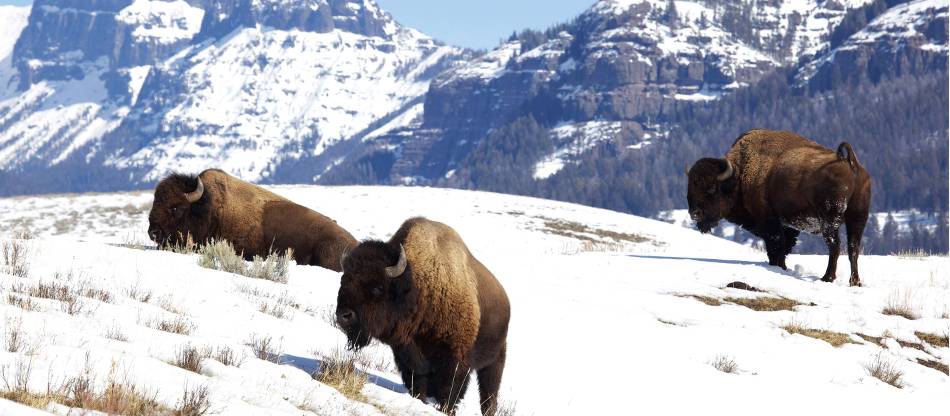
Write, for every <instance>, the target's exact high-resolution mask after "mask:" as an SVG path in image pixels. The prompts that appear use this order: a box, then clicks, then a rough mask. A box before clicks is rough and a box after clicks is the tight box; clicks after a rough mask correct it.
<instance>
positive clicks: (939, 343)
mask: <svg viewBox="0 0 950 416" xmlns="http://www.w3.org/2000/svg"><path fill="white" fill-rule="evenodd" d="M914 335H917V338H920V339H921V341H924V342H926V343H928V344H930V345H933V346H935V347H943V348H947V347H950V334H948V333H946V332H945V333H944V334H943V335H937V334H931V333H928V332H919V331H918V332H914Z"/></svg>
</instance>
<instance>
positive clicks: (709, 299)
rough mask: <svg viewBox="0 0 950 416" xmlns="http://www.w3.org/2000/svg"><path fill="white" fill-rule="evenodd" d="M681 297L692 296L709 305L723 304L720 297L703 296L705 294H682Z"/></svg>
mask: <svg viewBox="0 0 950 416" xmlns="http://www.w3.org/2000/svg"><path fill="white" fill-rule="evenodd" d="M680 297H690V298H693V299H696V300H698V301H700V302H702V303H705V304H707V305H709V306H719V305H722V302H721V301H720V300H719V299H717V298H714V297H710V296H703V295H682V296H680Z"/></svg>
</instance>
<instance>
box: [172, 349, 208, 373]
mask: <svg viewBox="0 0 950 416" xmlns="http://www.w3.org/2000/svg"><path fill="white" fill-rule="evenodd" d="M211 355H212V351H211V349H210V348H202V349H200V350H199V349H198V348H196V347H193V346H191V345H185V346H183V347H181V348H179V349H178V351H177V352H176V353H175V360H174V361H172V362H170V363H169V364H171V365H174V366H175V367H178V368H181V369H185V370H188V371H191V372H193V373H197V372H198V371H199V370H201V362H202V361H204V360H205V359H206V358H210V357H211Z"/></svg>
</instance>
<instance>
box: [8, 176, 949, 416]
mask: <svg viewBox="0 0 950 416" xmlns="http://www.w3.org/2000/svg"><path fill="white" fill-rule="evenodd" d="M270 189H272V190H274V191H275V192H277V193H279V194H282V195H284V196H287V197H289V198H291V199H293V200H295V201H297V202H299V203H302V204H304V205H306V206H309V207H312V208H315V209H317V210H319V211H320V212H322V213H324V214H326V215H328V216H330V217H332V218H334V219H336V220H337V221H338V222H339V224H340V225H342V226H343V227H345V228H347V229H348V230H350V231H351V232H353V234H354V235H356V236H357V237H358V238H361V239H362V238H382V239H385V238H388V237H389V236H390V234H391V233H392V232H393V231H395V230H396V228H398V226H399V224H400V223H401V222H402V220H404V219H405V218H407V217H409V216H414V215H425V216H428V217H429V218H432V219H435V220H440V221H443V222H446V223H448V224H450V225H452V226H453V227H455V228H456V229H457V230H458V232H459V233H460V235H461V236H462V237H463V238H464V239H465V241H466V243H467V244H468V245H469V247H470V248H471V250H472V252H473V253H474V254H475V255H476V256H478V258H479V259H480V260H481V261H482V262H483V263H484V264H485V265H486V266H487V267H488V268H489V269H491V270H492V272H493V273H494V274H495V275H496V276H497V277H498V278H499V280H500V281H501V283H502V284H503V285H504V286H505V288H506V290H507V292H508V294H509V297H510V298H511V302H512V321H511V327H510V333H509V338H508V348H509V351H508V361H507V365H506V370H505V375H504V379H503V384H502V390H501V399H502V400H503V401H507V402H510V403H516V407H517V410H518V413H519V414H545V415H546V414H616V413H626V412H628V411H631V410H632V409H634V408H636V409H643V410H645V411H648V412H649V411H653V412H658V411H659V412H662V413H670V414H673V413H676V414H681V413H685V412H696V411H708V409H711V408H729V409H730V412H731V413H735V414H761V413H762V412H763V410H764V409H768V412H769V413H775V414H782V415H794V414H802V413H806V412H807V413H812V412H813V411H814V409H815V406H817V405H818V404H820V406H821V412H822V413H834V412H844V411H847V412H849V413H867V414H886V413H892V412H901V413H902V414H903V413H909V412H914V411H926V410H927V409H929V410H931V411H932V410H933V409H936V408H940V407H942V405H943V403H944V401H945V398H946V391H947V387H948V381H950V378H948V376H947V375H945V374H942V373H940V372H937V371H935V370H933V369H930V368H926V367H923V366H921V365H919V364H917V363H916V359H918V358H920V359H931V360H936V361H942V362H944V363H946V362H947V359H948V358H950V357H948V354H950V350H948V349H947V348H937V347H930V346H925V347H924V350H918V349H914V348H909V347H905V346H902V345H900V344H898V343H896V342H894V339H896V340H901V341H902V342H918V343H919V342H921V341H920V340H919V339H917V336H916V335H915V331H924V332H929V333H936V334H945V333H946V331H947V326H948V320H947V318H946V313H947V310H948V299H947V297H946V293H947V290H948V288H950V276H947V274H946V270H947V267H948V260H947V258H946V257H931V258H922V259H912V260H908V259H900V258H894V257H880V256H862V257H861V265H862V279H863V281H864V283H865V287H862V288H850V287H847V274H848V272H849V271H848V264H847V262H846V261H839V270H838V271H839V276H840V277H839V279H838V281H837V282H835V283H833V284H828V283H823V282H820V281H817V279H818V278H819V277H820V276H821V274H822V273H823V271H824V267H825V262H826V257H825V256H802V255H793V256H790V258H789V262H788V263H789V265H790V267H791V268H792V269H794V270H795V271H794V272H783V271H781V270H778V269H776V268H773V267H768V266H767V265H766V264H765V254H764V253H761V252H758V251H755V250H753V249H750V248H748V247H744V246H740V245H737V244H734V243H731V242H728V241H723V240H721V239H718V238H715V237H711V236H708V235H700V234H699V233H697V232H695V231H692V230H688V229H684V228H681V227H679V226H676V225H672V224H666V223H663V222H660V221H655V220H649V219H645V218H640V217H635V216H631V215H626V214H621V213H616V212H611V211H606V210H601V209H595V208H589V207H583V206H579V205H573V204H568V203H562V202H553V201H546V200H541V199H534V198H526V197H516V196H507V195H500V194H493V193H486V192H473V191H460V190H444V189H430V188H403V187H315V186H279V187H272V188H270ZM150 199H151V197H150V193H149V192H133V193H118V194H89V195H59V196H46V197H24V198H12V199H0V228H2V229H3V230H15V229H17V228H19V227H21V226H23V227H26V228H29V229H30V230H31V231H33V232H34V233H35V234H37V236H38V237H37V238H36V239H33V240H28V241H26V243H27V244H28V245H29V246H30V248H31V252H32V254H31V256H30V258H31V259H33V260H34V261H33V262H32V266H31V269H30V273H29V276H28V277H26V278H15V277H12V276H4V277H3V279H0V287H2V288H3V290H4V291H5V292H6V291H9V290H10V288H11V287H12V285H13V284H15V283H18V282H19V283H22V284H30V283H35V282H38V281H51V280H52V279H55V278H54V277H53V276H54V275H55V273H56V272H59V273H60V276H62V275H63V274H64V273H67V272H69V271H73V272H74V275H75V276H82V279H80V278H78V277H77V278H74V280H73V284H78V282H80V281H81V280H83V279H85V281H86V284H87V285H89V286H91V287H95V288H99V289H103V290H107V291H110V292H111V293H113V295H114V296H115V298H116V300H115V301H114V302H113V303H102V302H98V301H94V300H89V299H84V301H85V302H86V303H87V305H88V308H87V310H86V312H83V313H80V314H77V315H68V314H65V313H63V312H62V311H61V309H60V308H59V307H58V305H57V304H56V302H53V301H46V300H37V302H38V303H39V304H40V310H39V311H32V312H31V311H23V310H21V309H18V308H16V307H15V306H12V305H8V304H2V305H0V311H2V313H3V314H4V316H5V318H6V319H4V320H3V321H0V322H3V324H2V325H4V329H5V330H9V328H10V327H11V325H12V324H11V322H15V321H16V319H20V320H22V329H23V330H24V331H25V332H26V335H27V336H28V339H29V340H30V342H31V343H32V344H33V345H35V347H34V348H33V350H34V355H32V358H31V359H32V362H33V378H31V380H30V386H32V387H33V388H34V389H36V390H37V391H42V390H43V389H45V386H46V381H47V378H48V377H49V376H50V375H52V377H54V378H59V377H66V376H70V375H73V374H75V372H76V371H79V369H81V368H82V366H83V365H84V363H85V356H86V354H87V353H89V356H90V362H91V366H92V367H93V368H95V369H97V371H96V372H95V373H94V374H98V375H104V374H107V372H108V368H109V366H111V365H112V364H113V363H116V365H119V366H120V368H123V369H125V371H126V372H127V373H128V374H129V376H130V377H132V378H134V380H135V382H136V383H138V384H139V385H141V386H143V387H146V388H149V389H152V391H154V392H155V393H156V394H157V397H158V399H159V400H160V401H162V402H164V403H166V404H168V405H174V403H175V401H176V400H177V398H178V397H180V395H181V392H182V389H183V388H184V386H185V384H186V383H187V384H189V385H192V386H194V385H207V386H208V387H209V388H210V390H211V394H212V396H211V397H212V403H213V406H214V408H215V409H218V414H225V415H231V414H290V413H296V414H301V413H304V414H310V413H305V412H303V411H301V410H298V407H304V405H306V404H309V405H310V406H312V407H314V408H315V409H314V410H312V412H313V413H316V414H377V413H379V411H378V410H377V408H379V407H386V408H387V409H389V414H392V413H393V412H395V413H398V414H433V413H434V412H433V411H432V409H431V408H430V407H428V406H425V405H423V404H422V403H421V402H418V401H415V400H413V399H410V398H409V397H408V396H407V395H405V394H402V393H400V392H401V389H400V388H399V386H398V384H399V383H398V380H399V377H398V376H397V375H395V374H393V373H391V372H389V371H385V370H369V369H367V371H369V372H370V373H372V374H373V375H374V376H375V377H378V378H375V379H374V380H375V383H369V384H367V386H366V387H365V388H364V390H363V393H364V395H365V396H366V397H367V401H369V402H370V403H371V404H372V406H367V405H365V404H360V403H356V402H351V401H349V400H347V399H345V398H344V397H343V396H341V395H340V394H338V393H336V392H335V391H334V390H332V389H331V388H329V387H328V386H325V385H322V384H320V383H318V382H316V381H314V380H311V378H310V377H309V376H308V375H307V372H306V370H312V369H313V368H315V367H316V365H317V360H320V359H322V357H324V354H326V353H327V352H328V351H330V350H332V349H333V348H336V347H340V346H342V345H343V343H344V337H343V335H342V334H341V333H340V332H339V331H338V330H336V329H334V328H333V327H331V326H330V325H329V324H328V323H327V322H326V320H325V319H323V318H322V315H323V313H325V311H330V310H333V308H334V303H335V298H336V292H337V286H338V284H339V275H338V274H337V273H334V272H331V271H327V270H324V269H319V268H315V267H303V266H295V267H293V268H292V271H291V275H290V280H289V282H288V284H286V285H283V284H277V283H271V282H267V281H258V280H251V279H248V278H244V277H241V276H236V275H232V274H228V273H224V272H218V271H211V270H207V269H202V268H200V267H199V266H197V264H196V262H197V260H196V257H195V256H194V255H182V254H175V253H171V252H159V251H154V250H135V249H129V248H124V247H116V246H110V245H107V244H105V243H128V242H133V241H136V240H138V241H144V233H145V227H146V222H147V220H146V213H147V210H148V206H149V203H150ZM18 224H19V225H18ZM558 224H561V225H564V227H558ZM585 227H586V228H585ZM569 230H575V231H569ZM607 231H613V232H617V233H626V234H631V235H633V234H636V235H638V236H640V237H642V238H643V239H644V240H643V241H641V242H633V241H625V240H615V239H613V238H611V237H609V235H610V234H608V233H607ZM4 238H6V237H4ZM62 279H63V278H62V277H60V280H62ZM736 280H740V281H743V282H745V283H748V284H750V285H752V286H755V287H757V288H760V289H762V290H765V291H767V292H768V293H752V292H746V291H741V290H738V289H724V286H725V285H726V284H727V283H729V282H732V281H736ZM133 285H137V286H138V288H139V289H140V290H149V291H151V292H152V293H153V295H154V296H153V299H152V300H150V301H149V302H144V303H143V302H139V301H137V300H134V299H131V298H130V297H129V296H128V295H127V292H128V290H129V289H130V288H131V287H132V286H133ZM186 287H187V288H188V289H187V290H182V288H186ZM252 289H256V291H255V290H252ZM255 292H257V293H258V294H254V293H255ZM903 293H910V294H911V297H912V299H913V307H914V308H915V309H916V311H917V312H918V313H919V314H920V315H921V318H920V319H917V320H907V319H904V318H901V317H897V316H891V315H883V314H881V310H882V308H883V307H884V305H885V304H886V303H887V302H888V300H889V299H892V298H894V296H896V294H903ZM285 294H286V296H290V297H292V298H293V299H294V300H295V301H296V302H297V303H299V305H300V306H299V308H292V310H291V316H290V317H289V318H285V319H278V318H275V317H273V316H270V315H266V314H263V313H261V312H258V310H259V308H260V303H261V302H265V301H266V300H267V299H273V298H274V297H278V296H282V295H285ZM688 295H703V296H712V297H718V298H723V297H727V296H733V297H760V296H783V297H787V298H790V299H795V300H797V301H799V302H801V303H803V305H800V306H798V307H796V308H795V310H794V311H779V312H757V311H753V310H751V309H747V308H745V307H742V306H738V305H733V304H725V305H722V306H709V305H706V304H704V303H701V302H699V301H697V300H695V299H692V298H690V297H688ZM684 296H685V297H684ZM6 298H7V297H6V296H3V298H2V299H4V300H5V299H6ZM159 299H166V301H160V300H159ZM812 303H813V305H812ZM163 304H165V305H166V306H167V305H172V306H173V307H174V308H173V309H176V310H180V311H181V312H182V313H183V314H185V315H186V317H187V319H188V320H189V321H190V322H191V323H192V324H193V325H194V331H193V332H192V333H191V334H189V335H173V334H168V333H164V332H160V331H156V330H153V329H150V328H148V327H147V326H146V325H144V323H146V322H147V321H148V320H149V319H151V318H154V317H158V316H172V315H171V314H172V313H173V312H169V311H166V310H165V309H163V308H162V305H163ZM789 322H797V323H800V324H802V325H806V326H808V327H811V328H818V329H827V330H832V331H837V332H842V333H845V334H852V335H850V336H851V338H852V341H854V342H855V343H853V344H845V345H843V346H841V347H837V348H835V347H832V346H830V345H829V344H827V343H825V342H823V341H820V340H817V339H812V338H808V337H805V336H802V335H792V334H790V333H788V332H786V331H785V330H783V329H781V327H782V326H783V325H785V324H787V323H789ZM114 327H117V328H120V330H121V331H122V332H123V333H125V334H126V335H127V336H128V338H129V340H128V342H122V341H116V340H112V339H108V338H106V337H104V336H103V334H105V333H106V332H107V331H108V330H109V329H110V328H114ZM857 333H862V334H867V335H871V336H884V337H885V338H888V337H889V338H893V339H887V340H885V341H884V344H885V347H878V346H876V345H873V344H870V343H867V342H864V341H862V340H861V339H860V338H857V337H856V336H855V335H853V334H857ZM254 334H257V335H267V336H271V337H273V339H274V340H278V341H279V343H280V345H281V347H282V351H283V354H284V355H283V357H284V358H285V363H284V364H283V365H276V364H273V363H269V362H265V361H261V360H258V359H255V358H254V357H253V355H251V352H250V351H249V350H248V348H247V347H245V346H244V342H245V341H246V340H247V339H248V338H249V337H250V336H252V335H254ZM186 344H191V345H196V346H205V345H212V346H222V345H228V346H231V347H232V348H235V349H236V350H237V351H239V352H240V353H243V354H245V355H247V359H246V360H245V362H244V363H243V364H242V365H240V366H238V367H226V366H224V365H222V364H220V363H217V362H215V361H213V360H207V361H205V363H204V364H203V365H202V369H201V371H200V373H201V374H195V373H190V372H186V371H184V370H181V369H179V368H176V367H173V366H171V365H169V364H166V363H165V361H167V360H170V359H171V358H172V356H173V355H174V353H175V351H176V349H177V348H179V347H180V346H182V345H186ZM365 354H368V355H371V356H373V357H374V358H375V359H379V360H383V361H387V360H390V359H391V358H390V356H389V351H388V349H387V348H384V347H380V346H371V347H369V349H368V350H367V351H366V352H365ZM878 354H881V355H882V356H883V357H884V358H885V359H887V360H891V361H893V362H894V363H896V365H897V367H898V368H899V369H900V370H901V371H903V372H904V382H905V384H906V385H905V387H904V388H903V389H896V388H893V387H891V386H888V385H886V384H884V383H882V382H880V381H878V380H877V379H875V378H872V377H870V376H868V375H867V373H866V372H865V370H864V365H865V364H866V363H867V362H869V361H870V360H872V359H873V358H874V357H875V356H877V355H878ZM719 355H725V356H728V357H730V358H732V359H734V360H735V362H736V363H737V364H738V371H737V372H736V373H734V374H726V373H722V372H719V371H717V370H715V369H714V368H713V367H712V366H711V365H710V364H709V362H710V361H711V360H713V359H714V358H715V357H717V356H719ZM18 359H26V355H25V353H23V352H19V353H9V352H6V351H3V352H0V365H9V364H12V363H15V362H16V360H18ZM302 369H303V370H302ZM475 387H476V386H475V385H474V383H473V384H472V386H471V387H470V389H469V392H468V394H467V396H466V398H465V399H464V400H463V403H462V407H461V409H460V411H459V414H460V415H475V414H477V413H478V410H477V408H478V399H477V388H475ZM802 389H806V390H802ZM393 390H395V391H393ZM684 397H686V398H688V400H684ZM737 397H739V398H741V404H737V402H736V400H737ZM790 398H800V399H803V400H789V399H790ZM11 406H13V405H11V404H9V403H8V402H5V401H3V400H0V409H10V408H13V407H11ZM393 409H396V410H393ZM16 414H20V413H19V411H18V410H17V413H16ZM22 414H27V413H25V412H24V413H22Z"/></svg>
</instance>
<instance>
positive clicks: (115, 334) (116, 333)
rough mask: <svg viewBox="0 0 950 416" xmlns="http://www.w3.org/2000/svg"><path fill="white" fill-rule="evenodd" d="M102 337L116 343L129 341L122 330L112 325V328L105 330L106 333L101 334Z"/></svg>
mask: <svg viewBox="0 0 950 416" xmlns="http://www.w3.org/2000/svg"><path fill="white" fill-rule="evenodd" d="M102 336H104V337H106V338H109V339H114V340H116V341H122V342H128V341H129V337H128V336H127V335H125V333H124V332H122V328H121V327H119V325H118V324H112V326H110V327H109V328H108V329H106V332H105V333H104V334H102Z"/></svg>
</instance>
